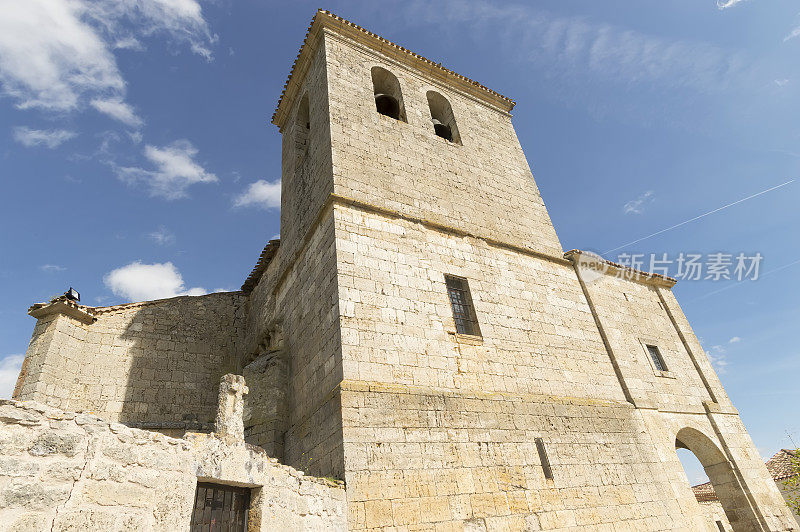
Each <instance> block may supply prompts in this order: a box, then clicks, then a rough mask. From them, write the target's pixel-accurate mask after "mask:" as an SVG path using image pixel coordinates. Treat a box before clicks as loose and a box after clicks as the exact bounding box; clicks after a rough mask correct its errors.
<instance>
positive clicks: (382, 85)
mask: <svg viewBox="0 0 800 532" xmlns="http://www.w3.org/2000/svg"><path fill="white" fill-rule="evenodd" d="M372 89H373V93H374V94H375V108H376V110H377V111H378V112H379V113H380V114H382V115H385V116H388V117H391V118H394V119H395V120H400V121H402V122H408V120H406V109H405V106H404V105H403V92H402V91H401V90H400V82H399V81H398V80H397V76H395V75H394V74H392V73H391V72H389V71H388V70H386V69H385V68H383V67H379V66H374V67H372Z"/></svg>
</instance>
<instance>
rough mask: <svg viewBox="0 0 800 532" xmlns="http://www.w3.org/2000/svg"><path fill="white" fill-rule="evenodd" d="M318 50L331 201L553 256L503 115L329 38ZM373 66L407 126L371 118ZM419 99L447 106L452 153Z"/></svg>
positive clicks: (551, 239)
mask: <svg viewBox="0 0 800 532" xmlns="http://www.w3.org/2000/svg"><path fill="white" fill-rule="evenodd" d="M325 50H326V54H327V61H328V72H329V75H328V83H329V88H328V93H329V97H330V122H331V126H330V127H331V142H332V160H333V174H334V175H333V179H334V182H335V189H334V192H335V193H336V194H338V195H340V196H344V197H347V198H352V199H355V200H359V201H362V202H365V203H371V204H375V205H379V206H381V207H385V208H388V209H391V210H394V211H398V212H401V213H403V214H405V215H407V216H414V217H418V218H423V219H427V220H431V221H434V222H437V223H441V224H444V225H448V226H453V227H456V228H459V229H461V230H465V231H468V232H474V233H479V234H480V235H481V236H485V237H491V238H494V239H497V240H501V241H504V242H509V243H513V244H516V245H518V246H521V247H525V248H529V249H534V250H537V251H540V252H542V253H547V254H550V255H554V256H561V253H562V250H561V244H560V243H559V241H558V237H557V236H556V233H555V229H554V228H553V225H552V223H551V221H550V216H549V215H548V214H547V209H546V208H545V206H544V202H543V201H542V197H541V195H540V194H539V190H538V188H537V186H536V183H535V182H534V180H533V176H532V174H531V170H530V168H529V166H528V163H527V161H526V159H525V154H524V153H523V151H522V147H521V146H520V144H519V140H518V139H517V136H516V133H515V132H514V127H513V125H512V123H511V116H510V115H509V114H508V113H506V112H504V111H500V110H497V109H495V108H491V107H489V105H487V104H486V103H484V102H481V101H478V100H477V99H475V98H473V97H469V96H466V95H464V94H461V93H459V92H457V91H455V90H453V89H452V88H450V87H445V86H439V85H438V84H434V83H432V82H431V81H430V79H429V78H426V77H425V76H424V75H422V74H421V73H420V71H419V70H416V69H411V68H408V67H405V66H402V65H400V64H398V63H395V62H394V61H391V60H389V59H388V58H386V57H385V56H382V55H380V54H378V53H376V52H375V51H373V50H370V49H368V48H366V47H364V46H362V45H358V44H355V43H353V42H352V41H349V40H347V39H345V38H344V37H341V36H338V35H336V34H333V33H328V34H326V36H325ZM373 66H380V67H383V68H385V69H387V70H389V71H390V72H391V73H392V74H394V75H395V76H396V77H397V79H398V80H399V82H400V88H401V91H402V97H403V105H404V107H405V112H406V116H407V119H408V122H402V121H398V120H394V119H392V118H389V117H386V116H383V115H380V114H378V113H377V112H376V109H375V99H374V95H373V85H372V79H371V69H372V67H373ZM429 90H433V91H436V92H439V93H440V94H442V95H443V96H444V97H446V98H447V99H448V100H449V102H450V105H451V107H452V109H453V113H454V115H455V120H456V122H457V125H458V131H459V134H460V136H461V144H454V143H451V142H448V141H446V140H445V139H443V138H440V137H437V136H436V135H435V134H434V132H433V124H432V122H431V113H430V110H429V106H428V99H427V97H426V93H427V92H428V91H429Z"/></svg>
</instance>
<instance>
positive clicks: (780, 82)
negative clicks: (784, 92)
mask: <svg viewBox="0 0 800 532" xmlns="http://www.w3.org/2000/svg"><path fill="white" fill-rule="evenodd" d="M798 30H800V28H798ZM787 83H789V80H788V79H786V78H782V79H776V80H775V85H777V86H778V87H783V86H784V85H786V84H787Z"/></svg>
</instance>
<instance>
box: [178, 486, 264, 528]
mask: <svg viewBox="0 0 800 532" xmlns="http://www.w3.org/2000/svg"><path fill="white" fill-rule="evenodd" d="M249 508H250V490H249V489H247V488H237V487H234V486H223V485H222V484H210V483H207V482H198V483H197V493H196V494H195V498H194V511H193V512H192V527H191V531H192V532H245V531H246V530H247V510H248V509H249Z"/></svg>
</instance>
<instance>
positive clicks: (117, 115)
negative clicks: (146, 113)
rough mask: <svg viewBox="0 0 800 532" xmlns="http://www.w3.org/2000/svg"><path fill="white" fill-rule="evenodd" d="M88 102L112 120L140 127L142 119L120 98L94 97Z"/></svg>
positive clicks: (142, 122)
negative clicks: (103, 98)
mask: <svg viewBox="0 0 800 532" xmlns="http://www.w3.org/2000/svg"><path fill="white" fill-rule="evenodd" d="M90 103H91V106H92V107H94V108H95V109H97V110H98V111H100V112H101V113H103V114H104V115H108V116H110V117H111V118H113V119H114V120H118V121H120V122H122V123H123V124H125V125H126V126H130V127H133V128H140V127H142V125H143V124H144V121H143V120H142V119H141V118H139V116H137V114H136V112H135V111H134V110H133V107H131V106H130V105H129V104H127V103H125V102H124V101H122V99H121V98H109V99H105V100H101V99H99V98H96V99H94V100H92V101H91V102H90Z"/></svg>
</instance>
